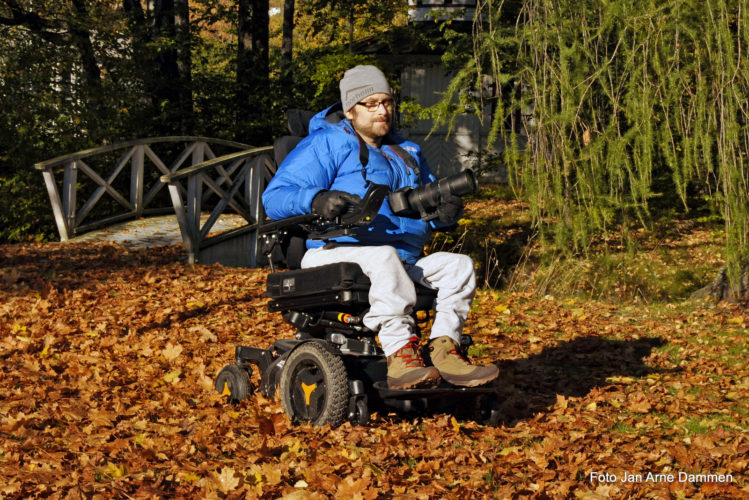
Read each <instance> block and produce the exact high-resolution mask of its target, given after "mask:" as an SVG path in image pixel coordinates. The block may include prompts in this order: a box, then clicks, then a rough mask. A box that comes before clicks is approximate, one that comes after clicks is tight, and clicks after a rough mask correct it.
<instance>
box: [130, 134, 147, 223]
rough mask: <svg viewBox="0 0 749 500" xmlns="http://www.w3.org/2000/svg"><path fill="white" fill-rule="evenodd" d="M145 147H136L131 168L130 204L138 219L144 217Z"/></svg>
mask: <svg viewBox="0 0 749 500" xmlns="http://www.w3.org/2000/svg"><path fill="white" fill-rule="evenodd" d="M144 151H145V146H136V147H135V154H133V158H132V163H131V167H130V204H131V205H132V206H133V211H134V212H135V216H136V217H142V216H143V182H144V178H143V171H144V168H143V153H144Z"/></svg>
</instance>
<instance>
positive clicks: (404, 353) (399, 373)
mask: <svg viewBox="0 0 749 500" xmlns="http://www.w3.org/2000/svg"><path fill="white" fill-rule="evenodd" d="M418 342H419V339H418V338H417V337H411V338H410V339H409V343H408V344H406V345H405V346H404V347H401V348H400V349H398V351H396V352H395V353H394V354H391V355H390V356H388V388H390V389H413V388H414V387H437V386H438V385H439V383H440V372H438V371H437V369H436V368H434V367H433V366H424V360H423V359H421V354H420V353H419V344H418Z"/></svg>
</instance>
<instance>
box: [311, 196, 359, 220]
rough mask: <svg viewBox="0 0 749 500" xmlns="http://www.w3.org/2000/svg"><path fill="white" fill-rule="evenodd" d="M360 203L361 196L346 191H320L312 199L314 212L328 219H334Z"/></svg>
mask: <svg viewBox="0 0 749 500" xmlns="http://www.w3.org/2000/svg"><path fill="white" fill-rule="evenodd" d="M359 203H361V198H360V197H359V196H358V195H355V194H350V193H346V192H345V191H320V192H319V193H317V195H316V196H315V197H314V198H313V199H312V213H313V214H315V215H319V216H321V217H325V218H326V219H334V218H336V217H338V216H339V215H342V214H345V213H346V212H347V211H348V209H349V208H350V207H352V206H354V205H358V204H359Z"/></svg>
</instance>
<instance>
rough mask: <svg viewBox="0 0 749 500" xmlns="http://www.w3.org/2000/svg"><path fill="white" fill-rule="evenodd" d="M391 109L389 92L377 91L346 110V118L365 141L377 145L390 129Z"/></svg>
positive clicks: (391, 121)
mask: <svg viewBox="0 0 749 500" xmlns="http://www.w3.org/2000/svg"><path fill="white" fill-rule="evenodd" d="M393 110H394V103H393V98H392V97H391V96H390V95H389V94H385V93H377V94H372V95H370V96H367V97H365V98H364V99H362V100H361V101H359V102H358V103H357V104H355V105H354V107H353V108H351V109H350V110H348V111H346V118H348V119H349V120H350V121H351V124H352V125H353V126H354V128H355V129H356V131H357V132H359V135H361V136H362V138H363V139H364V140H365V141H366V142H368V143H370V144H372V143H373V142H374V143H377V145H379V143H380V141H381V139H382V138H383V137H384V136H386V135H387V133H388V132H389V131H390V127H391V126H392V123H393Z"/></svg>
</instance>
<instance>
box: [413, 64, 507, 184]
mask: <svg viewBox="0 0 749 500" xmlns="http://www.w3.org/2000/svg"><path fill="white" fill-rule="evenodd" d="M450 79H451V77H450V75H446V74H445V72H444V70H443V69H442V68H441V67H440V66H439V64H437V63H429V62H423V63H421V62H417V63H415V64H412V65H409V66H407V67H405V68H404V69H403V70H402V72H401V85H402V90H401V95H402V97H410V98H414V99H415V100H416V102H417V103H419V104H421V105H422V106H431V105H433V104H436V103H437V102H438V101H439V100H440V98H441V95H442V93H444V92H445V89H447V87H448V85H449V83H450ZM483 121H484V123H483V125H482V124H481V122H480V120H479V119H478V117H477V116H476V115H475V114H473V113H470V114H469V113H465V114H462V115H459V116H458V117H457V118H456V120H455V123H454V125H453V129H452V131H450V132H449V134H448V127H447V126H441V127H439V128H437V129H436V130H434V131H433V132H432V125H433V123H432V121H431V120H419V121H418V122H417V123H416V124H415V125H410V126H406V127H402V128H401V129H400V130H399V132H400V134H401V135H403V136H404V137H406V138H408V139H409V140H411V141H413V142H415V143H417V144H419V145H420V146H421V148H422V151H423V152H424V156H425V157H426V159H427V161H428V162H429V165H430V167H431V168H432V171H433V172H434V174H435V175H436V176H437V177H444V176H447V175H450V174H454V173H457V172H460V171H461V170H464V169H466V168H475V167H477V166H478V162H480V161H481V157H480V155H481V152H482V150H483V149H484V148H485V146H486V138H487V136H488V134H489V127H490V124H491V117H490V116H489V112H488V111H487V112H485V114H484V119H483ZM494 174H495V175H491V176H490V177H492V178H491V179H489V180H492V181H502V180H503V177H506V175H505V174H504V173H503V172H495V173H494Z"/></svg>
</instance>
